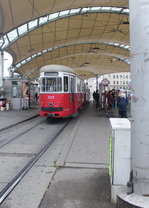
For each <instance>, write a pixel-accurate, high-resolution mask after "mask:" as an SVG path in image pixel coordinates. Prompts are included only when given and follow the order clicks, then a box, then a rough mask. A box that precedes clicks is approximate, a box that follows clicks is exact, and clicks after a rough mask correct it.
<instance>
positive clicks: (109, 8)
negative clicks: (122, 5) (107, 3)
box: [101, 7, 111, 10]
mask: <svg viewBox="0 0 149 208" xmlns="http://www.w3.org/2000/svg"><path fill="white" fill-rule="evenodd" d="M101 10H111V7H101Z"/></svg>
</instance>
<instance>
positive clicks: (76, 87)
mask: <svg viewBox="0 0 149 208" xmlns="http://www.w3.org/2000/svg"><path fill="white" fill-rule="evenodd" d="M88 92H89V91H88V89H87V87H86V84H85V83H84V81H82V80H81V79H80V78H79V77H78V76H77V75H76V73H75V71H74V70H73V69H71V68H69V67H66V66H62V65H46V66H44V67H42V68H41V70H40V95H39V96H40V116H42V117H55V118H60V117H69V116H73V117H75V116H76V115H77V114H78V110H79V109H80V108H81V106H82V105H83V104H84V103H85V102H86V101H87V100H88V98H89V95H88Z"/></svg>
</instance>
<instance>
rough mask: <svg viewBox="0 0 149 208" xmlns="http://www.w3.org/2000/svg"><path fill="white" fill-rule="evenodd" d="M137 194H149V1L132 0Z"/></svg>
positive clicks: (134, 161)
mask: <svg viewBox="0 0 149 208" xmlns="http://www.w3.org/2000/svg"><path fill="white" fill-rule="evenodd" d="M129 2H130V48H131V76H132V93H133V97H132V130H131V139H132V144H131V147H132V152H131V153H132V171H133V186H134V193H136V194H139V195H141V196H149V162H148V161H149V21H148V20H149V12H148V11H149V1H148V0H137V1H136V0H130V1H129Z"/></svg>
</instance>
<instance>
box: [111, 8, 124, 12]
mask: <svg viewBox="0 0 149 208" xmlns="http://www.w3.org/2000/svg"><path fill="white" fill-rule="evenodd" d="M111 10H112V11H117V12H119V11H121V10H122V8H120V7H111Z"/></svg>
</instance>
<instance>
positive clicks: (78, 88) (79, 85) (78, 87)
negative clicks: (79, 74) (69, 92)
mask: <svg viewBox="0 0 149 208" xmlns="http://www.w3.org/2000/svg"><path fill="white" fill-rule="evenodd" d="M77 92H81V82H80V80H78V79H77Z"/></svg>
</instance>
